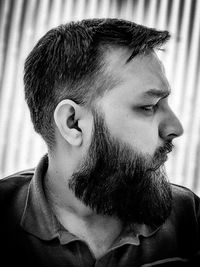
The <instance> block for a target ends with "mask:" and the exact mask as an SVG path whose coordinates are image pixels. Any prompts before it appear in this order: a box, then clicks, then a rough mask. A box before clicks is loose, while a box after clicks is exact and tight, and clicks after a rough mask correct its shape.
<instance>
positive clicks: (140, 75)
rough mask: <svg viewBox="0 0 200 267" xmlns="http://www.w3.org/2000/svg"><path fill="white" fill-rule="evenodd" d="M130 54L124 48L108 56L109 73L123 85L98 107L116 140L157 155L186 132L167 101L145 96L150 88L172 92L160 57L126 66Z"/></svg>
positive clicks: (106, 95)
mask: <svg viewBox="0 0 200 267" xmlns="http://www.w3.org/2000/svg"><path fill="white" fill-rule="evenodd" d="M129 53H130V52H129V51H128V50H125V49H120V50H116V51H114V53H113V54H111V55H110V56H108V57H106V59H107V62H109V71H111V72H112V73H114V75H116V76H117V77H119V78H120V80H121V83H120V84H119V85H118V86H116V87H115V89H114V90H111V91H109V92H107V93H106V94H105V95H104V97H103V98H102V99H100V100H99V103H98V104H99V106H100V108H101V109H102V110H103V112H104V115H105V120H106V123H107V125H108V128H109V130H110V133H111V134H112V135H113V136H114V137H116V138H119V140H122V141H124V142H125V143H127V144H129V145H130V146H131V147H132V148H134V149H137V150H138V151H139V152H142V153H146V154H150V155H153V153H154V152H155V150H156V148H157V147H158V146H160V145H162V144H163V142H164V141H166V140H169V141H171V140H173V138H175V137H178V136H180V135H181V134H182V133H183V129H182V126H181V124H180V122H179V120H178V119H177V117H176V116H175V114H174V113H173V111H172V110H171V108H170V107H169V105H168V99H167V98H164V99H162V98H160V97H149V96H146V95H145V92H147V91H149V90H150V89H157V90H163V91H165V92H166V94H167V93H168V92H170V86H169V83H168V81H167V78H166V76H165V74H164V69H163V66H162V63H161V62H160V61H159V59H158V57H157V56H156V54H155V53H151V54H148V55H146V56H144V55H141V56H139V57H136V58H135V59H134V60H133V61H131V62H129V63H128V64H126V59H127V57H128V56H129ZM118 54H120V56H117V55H118ZM155 105H157V107H155V108H154V107H153V106H155ZM144 106H149V108H148V109H149V110H144V109H142V107H144ZM154 109H155V110H154Z"/></svg>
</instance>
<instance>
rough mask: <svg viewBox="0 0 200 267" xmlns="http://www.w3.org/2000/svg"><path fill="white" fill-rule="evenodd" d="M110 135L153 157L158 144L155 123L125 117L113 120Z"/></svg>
mask: <svg viewBox="0 0 200 267" xmlns="http://www.w3.org/2000/svg"><path fill="white" fill-rule="evenodd" d="M109 129H110V133H111V134H112V135H113V136H114V137H116V138H117V139H118V140H121V141H122V142H125V143H126V144H128V145H130V147H132V148H133V149H137V150H138V152H142V153H147V154H150V155H153V154H154V152H155V150H156V148H157V144H158V128H157V127H156V125H154V124H153V123H149V122H146V121H145V120H141V119H140V120H139V119H134V118H130V117H128V116H125V117H124V119H120V118H117V119H115V120H112V122H111V125H110V127H109Z"/></svg>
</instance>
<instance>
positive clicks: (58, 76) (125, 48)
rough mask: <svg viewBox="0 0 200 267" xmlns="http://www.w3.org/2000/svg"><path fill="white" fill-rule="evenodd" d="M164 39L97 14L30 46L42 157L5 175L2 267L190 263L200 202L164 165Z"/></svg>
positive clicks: (174, 127)
mask: <svg viewBox="0 0 200 267" xmlns="http://www.w3.org/2000/svg"><path fill="white" fill-rule="evenodd" d="M168 39H169V33H168V32H167V31H157V30H155V29H150V28H146V27H144V26H141V25H137V24H135V23H132V22H129V21H124V20H118V19H92V20H84V21H80V22H76V23H75V22H72V23H69V24H66V25H61V26H59V27H57V28H55V29H52V30H50V31H49V32H47V34H46V35H45V36H43V37H42V38H41V40H40V41H39V42H38V43H37V45H36V46H35V47H34V49H33V50H32V51H31V53H30V54H29V56H28V58H27V60H26V63H25V75H24V82H25V97H26V101H27V104H28V106H29V109H30V114H31V118H32V122H33V125H34V128H35V130H36V132H37V133H39V134H40V135H41V136H42V137H43V139H44V140H45V142H46V144H47V148H48V155H45V156H44V157H43V158H42V159H41V161H40V163H39V165H38V166H37V167H36V169H33V170H28V171H24V172H20V173H17V174H14V175H12V176H10V177H8V178H6V179H2V180H1V181H0V192H1V193H0V203H1V204H0V205H1V227H0V231H1V235H0V236H1V246H2V248H1V250H0V251H1V257H2V261H3V260H4V266H13V265H14V264H15V265H17V264H19V266H48V267H50V266H55V267H62V266H70V267H71V266H87V267H90V266H99V267H100V266H120V267H122V266H160V265H162V266H185V265H187V264H190V265H189V266H195V262H196V261H197V259H198V251H199V249H200V239H199V223H200V208H199V204H200V200H199V198H198V197H197V196H196V195H195V194H194V193H193V192H191V191H190V190H189V189H186V188H184V187H181V186H178V185H173V184H170V183H169V182H168V180H167V178H166V174H165V170H164V163H165V161H166V160H167V153H169V152H170V151H171V150H172V148H173V144H172V141H173V139H174V138H176V137H178V136H180V135H181V134H182V133H183V129H182V126H181V124H180V122H179V120H178V119H177V117H176V116H175V114H174V113H173V112H172V110H171V108H170V107H169V105H168V97H169V94H170V86H169V84H168V81H167V78H166V77H165V74H164V69H163V65H162V63H161V62H160V61H159V59H158V57H157V55H156V49H157V48H159V47H161V46H162V45H163V44H164V43H165V42H166V41H167V40H168Z"/></svg>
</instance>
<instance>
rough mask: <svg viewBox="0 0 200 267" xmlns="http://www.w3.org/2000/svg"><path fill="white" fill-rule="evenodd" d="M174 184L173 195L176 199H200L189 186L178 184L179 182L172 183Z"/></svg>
mask: <svg viewBox="0 0 200 267" xmlns="http://www.w3.org/2000/svg"><path fill="white" fill-rule="evenodd" d="M171 186H172V196H173V198H174V200H176V201H197V202H198V201H200V198H199V196H197V195H196V194H195V193H194V192H193V191H192V190H190V189H189V188H187V187H185V186H182V185H177V184H171Z"/></svg>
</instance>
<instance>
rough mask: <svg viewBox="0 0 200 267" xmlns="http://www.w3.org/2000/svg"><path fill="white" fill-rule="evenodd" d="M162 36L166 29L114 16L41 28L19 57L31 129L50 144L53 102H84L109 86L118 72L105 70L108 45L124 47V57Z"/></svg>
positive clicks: (156, 44) (154, 43)
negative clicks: (32, 44)
mask: <svg viewBox="0 0 200 267" xmlns="http://www.w3.org/2000/svg"><path fill="white" fill-rule="evenodd" d="M168 39H169V33H168V32H167V31H156V30H154V29H149V28H146V27H144V26H141V25H137V24H135V23H133V22H129V21H124V20H117V19H92V20H83V21H80V22H77V23H74V22H72V23H69V24H66V25H61V26H59V27H57V28H55V29H52V30H50V31H49V32H47V33H46V34H45V35H44V36H43V37H42V38H41V39H40V41H39V42H38V43H37V45H36V46H35V47H34V49H33V50H32V52H31V53H30V55H29V56H28V58H27V60H26V63H25V75H24V82H25V98H26V101H27V103H28V106H29V109H30V113H31V118H32V121H33V125H34V128H35V130H36V132H38V133H39V134H40V135H41V136H42V137H43V138H44V140H45V141H46V143H47V145H48V146H49V148H50V149H53V147H54V144H55V124H54V119H53V114H54V110H55V108H56V106H57V105H58V103H59V102H60V101H61V100H63V99H71V100H73V101H74V102H75V103H77V104H79V105H83V106H90V105H91V103H92V102H93V101H94V99H96V98H97V97H98V96H101V95H103V93H104V92H105V91H109V90H111V89H112V88H114V87H115V85H116V83H118V81H119V77H116V76H115V75H113V73H110V72H109V71H108V67H109V62H106V56H105V55H106V54H108V52H109V51H112V49H113V48H115V49H116V48H123V47H124V48H129V49H130V51H131V54H130V55H129V57H128V58H126V61H127V62H128V61H131V60H132V59H133V58H134V57H135V56H137V55H139V54H144V53H145V52H146V51H149V50H152V49H154V48H157V47H159V46H161V45H162V44H163V43H165V42H166V41H167V40H168ZM106 52H107V53H106Z"/></svg>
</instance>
